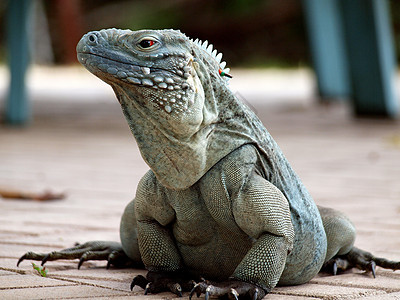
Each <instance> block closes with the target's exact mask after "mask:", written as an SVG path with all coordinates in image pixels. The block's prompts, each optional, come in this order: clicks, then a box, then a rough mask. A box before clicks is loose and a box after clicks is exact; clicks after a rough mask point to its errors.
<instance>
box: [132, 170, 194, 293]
mask: <svg viewBox="0 0 400 300" xmlns="http://www.w3.org/2000/svg"><path fill="white" fill-rule="evenodd" d="M135 210H136V217H137V233H138V241H139V250H140V253H141V257H142V261H143V263H144V265H145V266H146V269H147V270H148V271H149V272H148V273H147V275H146V277H143V276H140V275H139V276H136V277H135V278H134V279H133V281H132V284H131V289H132V288H133V287H134V286H136V285H137V286H140V287H142V288H143V289H144V290H145V294H147V293H159V292H162V291H171V292H173V293H175V294H176V295H178V296H181V295H182V291H185V290H189V291H190V290H191V288H192V287H193V284H191V283H190V279H189V278H188V276H187V274H186V273H185V272H184V264H183V262H182V258H181V255H180V253H179V251H178V249H177V247H176V245H175V241H174V238H173V236H172V233H171V230H170V225H171V223H172V222H173V221H174V220H175V212H174V210H173V209H172V207H171V206H170V205H169V204H168V203H167V201H166V197H165V195H164V193H163V192H162V191H161V190H160V189H159V185H158V183H157V180H156V178H155V177H154V174H153V173H152V172H151V171H150V172H148V173H147V174H146V175H145V176H143V178H142V179H141V181H140V182H139V185H138V188H137V192H136V201H135Z"/></svg>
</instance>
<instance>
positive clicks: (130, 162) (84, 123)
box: [0, 68, 400, 300]
mask: <svg viewBox="0 0 400 300" xmlns="http://www.w3.org/2000/svg"><path fill="white" fill-rule="evenodd" d="M232 73H233V74H234V75H236V76H235V79H234V82H233V83H232V85H233V88H235V89H237V90H238V91H239V95H240V96H241V97H242V98H244V99H245V100H246V101H248V102H249V103H250V105H252V106H253V107H254V108H255V109H256V111H257V113H258V115H259V116H260V117H261V119H262V120H263V122H264V124H265V125H266V126H267V128H268V129H269V131H270V132H271V133H272V135H273V136H274V137H275V139H276V140H277V141H278V143H279V144H280V146H281V148H282V149H283V151H284V152H285V153H286V155H287V157H288V159H289V160H290V161H291V162H292V164H293V166H294V168H295V169H296V170H297V172H298V173H299V174H300V176H301V178H302V179H303V181H304V183H305V184H306V186H307V187H308V188H309V190H310V192H311V194H312V195H313V196H314V198H315V200H316V202H317V203H318V204H321V205H326V206H331V207H335V208H337V209H340V210H342V211H344V212H346V213H347V214H348V215H349V216H350V218H351V219H352V220H353V221H354V223H355V225H356V227H357V230H358V238H357V241H356V245H357V246H359V247H361V248H365V249H368V250H371V251H373V252H374V253H376V254H378V255H381V256H385V257H388V258H391V259H400V184H399V181H400V123H399V122H394V121H383V120H357V119H354V118H352V117H351V113H350V112H349V111H348V109H347V107H346V105H343V104H339V105H331V106H318V105H314V104H313V99H312V97H313V96H312V91H313V80H312V77H311V76H310V74H309V73H308V72H305V71H300V72H283V73H282V72H255V73H254V72H252V73H248V72H245V71H237V72H232ZM66 74H67V75H66ZM83 74H84V72H83V73H82V72H80V71H79V70H76V69H74V68H73V69H62V70H59V69H58V70H53V69H51V70H48V69H44V70H43V69H40V70H35V71H34V72H33V75H31V77H30V87H31V93H32V97H33V110H34V119H33V121H32V123H31V126H29V127H26V128H10V127H6V126H0V190H4V189H17V190H23V191H33V192H40V191H43V190H46V189H51V190H53V191H55V192H64V193H65V194H66V195H67V197H66V198H65V199H64V200H58V201H51V202H38V201H28V200H26V201H22V200H6V199H0V299H54V298H57V299H89V298H112V299H125V298H126V299H127V298H128V297H132V296H133V295H134V296H136V298H137V299H171V295H170V294H166V293H164V294H161V295H151V296H146V297H144V296H142V291H141V290H140V289H136V288H135V290H134V292H133V293H132V292H130V291H129V283H130V281H131V279H132V277H133V276H134V275H135V274H139V273H143V270H132V269H130V270H127V269H123V270H121V269H119V270H118V269H114V268H112V269H110V270H106V269H105V262H90V263H84V265H83V266H82V268H81V270H79V271H78V270H76V266H77V261H59V262H49V263H48V264H47V269H48V277H46V278H44V277H40V276H38V275H37V273H36V271H34V270H33V268H32V266H31V263H30V262H28V261H24V262H22V263H21V265H20V267H19V268H17V267H16V262H17V259H18V258H19V257H20V256H21V255H22V254H24V253H25V252H26V251H28V250H34V251H40V252H49V251H52V250H55V249H62V248H65V247H70V246H72V245H73V244H74V243H75V242H76V241H80V242H83V241H87V240H96V239H100V240H115V241H117V240H118V227H119V217H120V215H121V212H122V210H123V208H124V206H125V205H126V204H127V203H128V202H129V201H130V199H131V198H132V196H133V195H134V192H135V188H136V185H137V183H138V180H139V179H140V177H141V176H142V174H143V173H144V172H145V171H146V169H147V167H146V165H145V164H144V163H143V162H142V160H141V157H140V155H139V152H138V150H137V147H136V144H135V141H134V139H133V138H132V137H131V134H130V132H129V130H128V128H127V126H126V125H125V122H124V119H123V117H122V114H121V112H120V110H119V107H118V104H117V102H116V101H115V100H114V98H113V95H112V92H111V90H110V89H109V88H108V87H107V86H105V85H102V83H101V82H100V81H98V80H96V79H95V78H91V77H86V76H85V75H83ZM0 78H1V79H3V81H2V80H0V83H1V82H4V78H6V73H5V72H4V70H1V69H0ZM93 79H94V80H93ZM260 82H262V83H263V84H261V85H260V84H259V83H260ZM254 85H255V86H257V89H251V90H250V89H249V87H250V86H254ZM87 86H91V87H92V88H88V87H87ZM2 95H3V96H2ZM262 95H263V97H262ZM3 98H4V86H3V89H2V86H1V84H0V107H1V106H2V105H3V104H4V101H3ZM263 98H264V99H265V101H261V99H263ZM359 298H362V299H400V271H396V272H393V271H391V270H383V269H378V270H377V278H376V279H373V278H372V277H371V275H370V274H365V273H363V272H359V271H353V272H348V273H346V274H344V275H341V276H336V277H332V276H327V275H322V276H318V277H317V278H315V279H313V280H312V281H311V282H310V283H308V284H305V285H302V286H296V287H280V288H276V289H275V290H274V291H273V293H272V294H270V295H268V296H267V297H266V299H289V300H291V299H293V300H299V299H359Z"/></svg>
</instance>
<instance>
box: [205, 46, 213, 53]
mask: <svg viewBox="0 0 400 300" xmlns="http://www.w3.org/2000/svg"><path fill="white" fill-rule="evenodd" d="M206 50H207V52H208V53H210V54H212V50H213V44H210V45H208V47H207V49H206Z"/></svg>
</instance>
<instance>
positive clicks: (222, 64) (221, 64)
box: [219, 61, 226, 70]
mask: <svg viewBox="0 0 400 300" xmlns="http://www.w3.org/2000/svg"><path fill="white" fill-rule="evenodd" d="M219 66H220V67H221V69H222V70H223V69H225V67H226V62H225V61H223V62H221V63H220V64H219Z"/></svg>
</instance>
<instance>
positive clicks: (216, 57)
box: [215, 52, 222, 64]
mask: <svg viewBox="0 0 400 300" xmlns="http://www.w3.org/2000/svg"><path fill="white" fill-rule="evenodd" d="M221 59H222V53H221V52H220V53H218V54H217V55H216V56H215V60H216V61H217V62H218V63H219V64H220V63H221Z"/></svg>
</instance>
